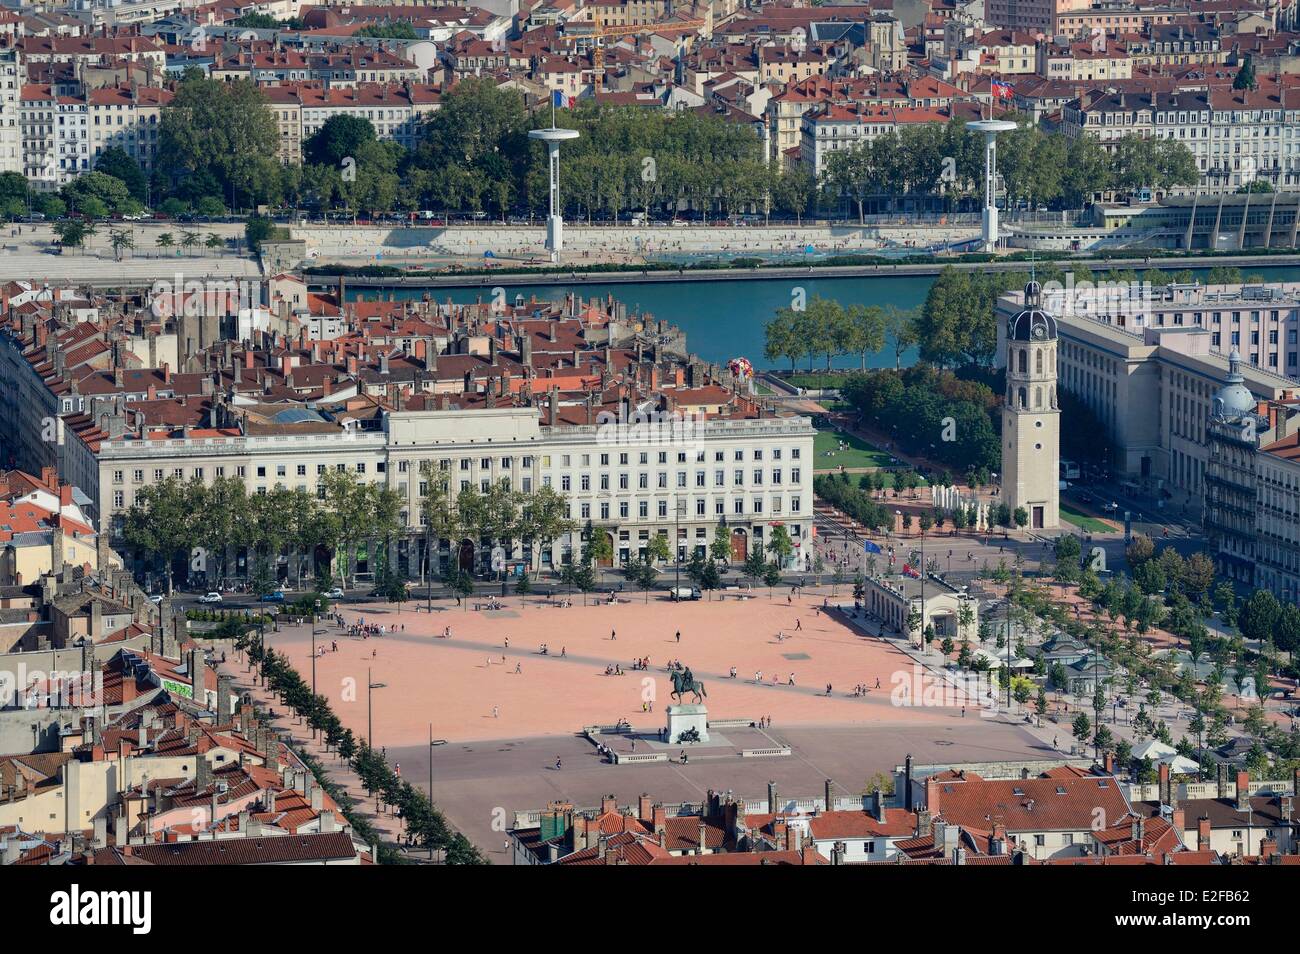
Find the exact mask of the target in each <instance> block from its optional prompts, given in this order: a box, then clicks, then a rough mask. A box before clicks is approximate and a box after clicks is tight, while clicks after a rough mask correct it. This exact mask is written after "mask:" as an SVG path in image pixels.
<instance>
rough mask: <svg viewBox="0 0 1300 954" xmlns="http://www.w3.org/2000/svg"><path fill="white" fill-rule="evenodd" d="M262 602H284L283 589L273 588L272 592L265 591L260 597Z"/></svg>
mask: <svg viewBox="0 0 1300 954" xmlns="http://www.w3.org/2000/svg"><path fill="white" fill-rule="evenodd" d="M262 602H263V603H283V602H284V591H283V590H275V591H274V592H272V593H267V594H266V595H265V596H263V597H262Z"/></svg>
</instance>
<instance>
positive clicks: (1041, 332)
mask: <svg viewBox="0 0 1300 954" xmlns="http://www.w3.org/2000/svg"><path fill="white" fill-rule="evenodd" d="M1046 334H1047V329H1046V328H1044V327H1043V326H1042V325H1034V331H1033V335H1034V337H1035V338H1042V337H1044V336H1045V335H1046Z"/></svg>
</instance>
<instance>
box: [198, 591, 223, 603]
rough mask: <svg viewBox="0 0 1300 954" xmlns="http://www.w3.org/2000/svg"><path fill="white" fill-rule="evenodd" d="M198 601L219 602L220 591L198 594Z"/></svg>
mask: <svg viewBox="0 0 1300 954" xmlns="http://www.w3.org/2000/svg"><path fill="white" fill-rule="evenodd" d="M199 602H200V603H220V602H221V594H220V593H216V592H213V593H206V594H204V595H203V596H200V597H199Z"/></svg>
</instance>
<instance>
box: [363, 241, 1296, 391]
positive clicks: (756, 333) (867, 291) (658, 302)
mask: <svg viewBox="0 0 1300 954" xmlns="http://www.w3.org/2000/svg"><path fill="white" fill-rule="evenodd" d="M1124 264H1125V263H1117V267H1123V266H1124ZM1135 267H1137V266H1135ZM1165 268H1166V269H1167V270H1170V271H1172V270H1174V269H1175V268H1176V265H1175V264H1173V263H1169V264H1166V266H1165ZM1137 271H1138V272H1139V273H1140V272H1141V271H1142V268H1141V267H1137ZM1192 271H1193V272H1194V273H1196V274H1198V275H1204V274H1205V273H1206V271H1208V270H1207V269H1192ZM1242 271H1244V272H1247V273H1260V274H1263V275H1266V276H1267V277H1268V278H1269V280H1271V281H1300V267H1297V266H1274V267H1269V266H1266V265H1264V264H1263V263H1261V264H1260V265H1258V266H1255V265H1252V266H1251V267H1249V268H1245V269H1242ZM933 281H934V279H933V278H930V277H924V276H907V277H897V276H888V275H885V276H878V277H877V276H872V277H862V278H809V279H808V280H806V281H799V282H794V281H791V280H789V279H781V280H771V281H767V280H756V281H719V282H710V281H689V282H681V283H670V282H646V283H639V282H632V283H619V284H608V285H602V284H597V283H594V282H581V283H578V284H574V285H567V284H550V285H521V286H512V287H510V288H508V289H506V295H507V300H508V301H514V300H515V297H516V296H517V295H522V296H523V297H524V298H525V299H527V298H529V297H530V296H534V295H535V296H536V297H537V298H539V299H543V300H548V301H558V300H561V299H563V298H564V297H565V296H566V295H568V294H569V293H570V292H577V293H578V294H581V295H583V296H584V297H586V298H593V297H596V296H601V297H603V296H605V295H612V296H613V297H614V298H616V299H619V300H621V301H624V302H626V303H627V307H628V313H629V314H632V313H634V312H640V313H643V314H645V313H649V314H650V315H653V316H654V317H655V318H664V319H667V320H668V321H669V322H670V323H672V324H675V325H677V326H678V327H679V328H681V329H682V330H683V331H684V332H685V333H686V341H687V344H688V346H689V347H690V349H691V350H692V351H694V352H695V353H696V354H698V355H699V356H700V357H701V358H703V359H704V360H706V361H715V362H720V363H721V362H726V361H728V360H730V359H731V358H736V357H745V358H748V359H749V360H750V361H751V362H753V364H754V366H755V367H756V368H760V369H762V368H776V369H786V368H789V362H788V361H784V360H783V361H778V362H770V361H768V360H767V359H766V358H764V357H763V344H764V331H763V329H764V325H765V324H766V323H767V321H768V320H769V319H770V318H771V317H772V315H773V314H774V313H775V312H776V310H777V309H778V308H788V307H790V305H791V303H792V301H793V299H794V296H795V295H796V294H798V291H797V289H802V291H803V294H805V295H806V296H807V298H808V299H811V298H812V297H813V296H814V295H820V296H822V297H823V298H835V299H837V300H839V301H840V303H841V304H844V305H850V304H868V305H894V306H895V307H898V308H913V307H915V306H917V305H920V304H921V303H922V302H924V301H925V296H926V295H927V294H928V293H929V290H930V285H931V284H932V283H933ZM391 291H392V294H393V295H394V296H395V297H396V298H397V299H398V300H399V301H400V300H402V299H407V298H410V299H418V298H420V297H421V295H423V294H424V290H422V289H411V288H398V289H393V290H391ZM431 293H432V294H433V296H434V298H436V299H437V300H439V301H446V300H447V298H449V297H450V298H451V299H452V301H455V302H461V303H464V302H472V301H477V300H480V299H481V300H485V301H486V300H488V298H489V297H490V292H488V291H487V290H486V289H481V288H438V289H432V290H431ZM358 294H360V295H361V296H363V297H365V298H369V299H373V298H375V297H377V296H382V297H384V298H387V297H388V295H389V294H390V290H389V289H373V288H367V289H358V290H357V291H353V292H350V293H349V295H348V297H349V298H356V297H357V295H358ZM913 357H914V355H913V354H909V353H904V356H903V363H904V364H909V363H911V361H912V359H913ZM825 363H826V359H825V358H824V357H818V358H814V359H813V364H814V366H815V367H819V368H820V367H824V366H825ZM860 363H861V358H860V357H859V356H858V355H841V356H840V357H838V358H836V359H835V360H834V361H833V362H832V364H833V366H834V367H837V368H856V367H858V366H859V365H860ZM893 363H894V351H893V345H892V343H886V345H885V348H884V350H882V351H881V352H879V353H878V354H875V355H868V356H867V366H868V367H887V366H892V365H893ZM807 365H808V359H807V358H804V359H803V360H802V361H800V362H799V367H800V368H806V367H807Z"/></svg>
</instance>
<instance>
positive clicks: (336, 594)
mask: <svg viewBox="0 0 1300 954" xmlns="http://www.w3.org/2000/svg"><path fill="white" fill-rule="evenodd" d="M325 595H326V596H327V597H329V598H330V599H332V600H341V599H343V591H342V590H341V589H339V588H338V587H337V586H336V587H334V588H333V589H331V590H327V591H326V593H325Z"/></svg>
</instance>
